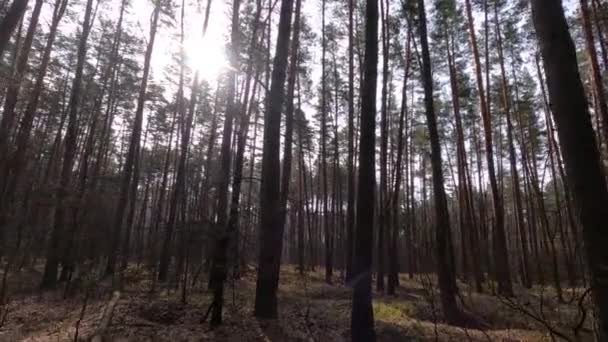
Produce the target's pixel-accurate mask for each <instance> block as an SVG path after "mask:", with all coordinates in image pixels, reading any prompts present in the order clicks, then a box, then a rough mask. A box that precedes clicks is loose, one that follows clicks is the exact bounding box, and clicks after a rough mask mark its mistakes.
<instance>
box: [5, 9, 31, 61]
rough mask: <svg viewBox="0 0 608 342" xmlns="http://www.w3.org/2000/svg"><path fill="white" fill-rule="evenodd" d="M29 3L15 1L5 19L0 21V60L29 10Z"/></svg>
mask: <svg viewBox="0 0 608 342" xmlns="http://www.w3.org/2000/svg"><path fill="white" fill-rule="evenodd" d="M27 2H28V0H14V1H13V3H12V4H11V7H9V9H8V11H7V12H6V15H5V16H4V18H3V19H2V21H0V58H1V57H2V55H3V54H4V50H6V47H7V45H8V42H9V40H10V39H11V35H12V34H13V31H15V28H16V27H17V24H19V22H20V21H21V18H22V17H23V14H24V13H25V10H26V9H27Z"/></svg>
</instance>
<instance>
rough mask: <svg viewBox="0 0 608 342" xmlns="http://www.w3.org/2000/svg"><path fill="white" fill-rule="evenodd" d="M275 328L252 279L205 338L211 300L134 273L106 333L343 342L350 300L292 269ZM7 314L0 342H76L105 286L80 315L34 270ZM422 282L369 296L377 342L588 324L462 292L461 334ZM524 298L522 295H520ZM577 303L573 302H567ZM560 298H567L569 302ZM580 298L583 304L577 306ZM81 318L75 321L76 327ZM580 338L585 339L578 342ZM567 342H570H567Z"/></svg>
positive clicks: (87, 332)
mask: <svg viewBox="0 0 608 342" xmlns="http://www.w3.org/2000/svg"><path fill="white" fill-rule="evenodd" d="M281 272H282V273H281V281H280V288H279V301H278V302H279V315H280V319H279V320H270V321H263V320H257V319H255V318H254V317H253V316H252V308H253V303H254V293H255V272H254V271H253V270H250V271H249V272H248V273H247V274H245V275H244V276H243V277H242V278H241V279H240V280H238V281H234V282H232V283H229V284H228V288H227V289H226V292H225V297H226V298H225V299H226V305H225V307H224V308H225V313H224V324H223V325H222V326H221V327H220V328H218V329H215V330H213V331H210V330H209V325H208V323H203V324H201V322H200V321H201V318H202V317H204V315H205V312H206V311H207V309H208V307H209V303H210V301H211V296H210V294H209V293H208V292H207V291H204V290H203V289H202V286H203V285H202V284H204V283H205V282H204V281H200V282H199V284H200V285H199V286H198V287H197V288H194V289H190V291H189V293H188V297H187V304H182V302H181V291H178V290H172V291H167V290H166V289H162V288H159V291H157V292H156V293H155V294H154V295H150V292H149V289H150V287H151V282H150V280H149V279H150V275H149V273H147V272H145V271H144V270H143V268H135V267H133V268H129V270H127V272H126V273H125V274H126V275H125V278H124V279H125V280H124V282H123V284H124V286H123V289H122V291H121V292H120V293H121V296H120V299H119V300H118V302H117V305H116V307H115V310H114V314H113V317H112V321H111V325H110V326H109V328H108V329H107V331H106V333H107V334H106V336H107V337H108V338H107V339H106V340H111V341H272V342H275V341H281V342H282V341H320V342H325V341H348V340H350V329H349V327H350V308H351V296H352V292H351V289H350V288H349V287H346V286H344V285H342V284H341V283H339V282H337V281H336V283H335V284H332V285H329V284H326V283H325V281H324V273H323V272H322V270H320V269H318V270H317V271H316V272H307V274H306V275H305V276H302V275H300V274H299V273H298V272H297V271H296V270H295V268H294V267H291V266H286V267H283V269H282V271H281ZM8 278H9V288H10V296H9V304H8V305H7V306H6V307H5V308H4V310H3V311H2V312H3V313H2V315H0V324H1V326H0V341H74V340H75V339H74V336H75V331H76V325H77V322H78V321H79V320H80V324H79V329H78V340H82V341H86V340H89V339H90V337H91V336H92V335H93V334H94V333H95V332H96V331H97V329H98V327H99V325H100V321H101V317H102V315H103V312H104V309H105V307H106V306H107V305H108V302H109V299H110V297H111V293H112V290H111V285H110V284H109V283H106V284H104V283H98V284H95V289H94V291H92V292H91V293H92V294H91V295H90V296H89V298H88V301H87V305H86V308H85V310H84V314H83V313H82V309H83V302H84V300H83V299H84V295H83V294H82V293H77V294H73V295H70V296H68V297H67V298H66V299H64V291H62V290H59V289H58V290H57V291H50V292H45V293H42V294H40V293H39V291H37V288H36V285H37V284H38V281H39V279H40V273H39V271H36V270H29V271H25V270H24V271H21V272H20V273H18V274H16V275H9V277H8ZM432 283H433V280H432V279H431V278H430V277H429V276H415V277H414V279H409V278H408V277H407V276H406V275H401V276H400V286H399V288H398V289H397V294H396V296H388V295H382V294H378V293H374V303H373V307H374V318H375V321H376V323H375V324H376V325H375V327H376V334H377V337H378V341H389V342H392V341H509V342H514V341H551V340H552V336H551V335H552V334H550V333H549V330H554V334H553V337H555V339H553V340H560V338H559V335H560V334H561V335H564V336H574V330H573V329H574V328H575V326H577V325H579V322H581V321H584V323H583V324H580V327H579V329H578V330H579V331H578V334H579V340H581V341H586V340H590V338H589V337H588V334H589V326H590V323H589V321H590V319H589V318H588V317H589V316H591V314H590V313H588V314H587V313H586V314H585V316H586V317H587V319H581V318H582V317H583V314H582V312H583V311H581V309H580V308H582V307H586V306H587V305H588V303H587V300H584V301H582V300H581V301H580V303H579V300H578V299H576V298H580V296H581V292H582V290H581V289H578V290H572V291H573V292H572V293H571V291H566V293H565V297H567V299H568V298H570V297H571V298H574V300H571V301H570V303H569V304H559V303H557V301H556V300H555V299H552V298H554V294H552V292H551V291H550V290H549V289H548V288H534V289H532V290H525V289H522V288H520V287H516V297H515V299H508V298H499V297H497V296H493V295H490V294H477V293H473V292H471V291H470V290H469V288H468V287H467V286H466V285H464V284H459V287H460V289H461V296H460V300H459V301H460V305H461V306H463V307H465V308H466V310H467V312H469V313H470V314H471V315H473V316H474V317H476V321H477V325H478V328H480V329H481V330H480V329H472V328H470V329H467V328H461V327H455V326H450V325H447V324H444V323H442V316H441V312H440V309H439V299H438V295H437V293H436V291H434V290H432V288H433V285H432ZM524 290H525V291H524ZM576 293H578V294H576ZM569 296H570V297H569ZM587 297H588V296H587ZM81 317H82V319H80V318H81ZM585 334H587V338H586V337H585ZM572 340H574V339H572Z"/></svg>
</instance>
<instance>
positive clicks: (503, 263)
mask: <svg viewBox="0 0 608 342" xmlns="http://www.w3.org/2000/svg"><path fill="white" fill-rule="evenodd" d="M465 7H466V12H467V19H468V28H469V37H470V43H471V49H472V50H473V59H474V62H475V76H476V78H477V89H478V91H479V101H480V111H481V118H482V121H483V130H484V137H485V148H486V162H487V164H488V178H489V179H490V188H491V190H492V204H493V207H494V216H495V217H494V219H495V222H494V230H493V236H492V240H493V244H492V246H493V249H492V250H493V252H494V274H495V278H496V281H497V282H498V293H499V294H501V295H506V296H512V295H513V286H512V283H511V271H510V267H509V255H508V252H507V238H506V233H505V226H504V208H503V206H502V200H501V195H500V192H499V188H498V181H497V179H496V171H495V168H494V146H493V141H492V118H491V116H490V112H489V108H488V103H487V102H486V100H487V98H486V94H485V91H484V85H483V80H482V76H481V63H480V61H479V52H478V50H477V39H476V38H475V24H474V22H473V14H472V10H471V2H470V0H465Z"/></svg>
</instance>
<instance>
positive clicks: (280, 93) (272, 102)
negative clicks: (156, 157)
mask: <svg viewBox="0 0 608 342" xmlns="http://www.w3.org/2000/svg"><path fill="white" fill-rule="evenodd" d="M292 7H293V1H292V0H282V1H281V14H280V16H279V31H278V35H277V45H276V54H275V58H274V61H273V69H272V83H271V87H270V92H269V97H268V106H267V107H266V108H267V110H266V113H265V116H264V148H263V157H262V187H261V191H260V225H259V229H260V255H259V268H258V276H257V283H256V295H255V309H254V314H255V316H256V317H258V318H276V317H277V315H278V312H277V289H278V285H279V270H280V267H281V252H282V250H283V228H284V227H283V225H282V223H283V222H282V220H281V215H280V214H281V213H280V210H281V206H280V190H281V189H280V177H279V174H280V171H281V163H280V160H279V154H280V153H279V152H280V139H281V109H282V107H283V102H284V100H285V98H284V97H285V87H284V83H285V74H286V69H287V55H288V53H289V34H290V31H291V12H292ZM269 38H270V36H269Z"/></svg>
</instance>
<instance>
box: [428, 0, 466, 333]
mask: <svg viewBox="0 0 608 342" xmlns="http://www.w3.org/2000/svg"><path fill="white" fill-rule="evenodd" d="M418 16H419V21H420V27H419V34H420V45H421V50H422V83H423V86H424V104H425V110H426V121H427V126H428V130H429V138H430V143H431V167H432V171H433V191H434V193H433V194H434V196H433V197H434V200H435V203H434V204H435V215H436V223H435V225H436V228H435V229H436V231H435V239H436V243H437V245H436V246H435V248H436V249H437V275H438V277H439V290H440V292H441V306H442V308H443V312H444V314H445V318H446V321H448V322H450V323H456V322H458V320H459V318H460V311H459V310H458V306H457V304H456V293H457V292H458V288H457V287H456V273H455V270H454V267H453V263H452V261H453V259H454V255H453V250H452V249H451V247H450V245H451V241H450V240H451V233H450V214H449V209H448V201H447V197H446V194H445V185H444V179H443V166H442V160H441V145H440V142H439V132H438V130H437V118H436V116H435V108H434V104H433V75H432V71H431V57H430V53H429V44H428V39H427V28H426V11H425V8H424V0H418Z"/></svg>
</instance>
